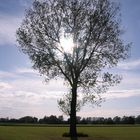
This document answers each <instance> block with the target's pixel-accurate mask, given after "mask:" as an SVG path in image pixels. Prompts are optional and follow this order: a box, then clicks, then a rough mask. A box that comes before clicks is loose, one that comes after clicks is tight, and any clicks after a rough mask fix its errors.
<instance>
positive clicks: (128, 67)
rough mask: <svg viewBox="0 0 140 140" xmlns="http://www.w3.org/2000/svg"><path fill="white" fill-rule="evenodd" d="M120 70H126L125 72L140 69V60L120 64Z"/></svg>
mask: <svg viewBox="0 0 140 140" xmlns="http://www.w3.org/2000/svg"><path fill="white" fill-rule="evenodd" d="M118 68H120V69H124V70H131V69H136V68H140V59H136V60H131V61H129V62H123V63H119V64H118Z"/></svg>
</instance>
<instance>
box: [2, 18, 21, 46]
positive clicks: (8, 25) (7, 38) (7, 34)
mask: <svg viewBox="0 0 140 140" xmlns="http://www.w3.org/2000/svg"><path fill="white" fill-rule="evenodd" d="M20 23H21V18H18V17H14V16H9V15H0V45H3V44H16V30H17V29H18V27H19V25H20Z"/></svg>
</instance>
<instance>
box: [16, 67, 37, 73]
mask: <svg viewBox="0 0 140 140" xmlns="http://www.w3.org/2000/svg"><path fill="white" fill-rule="evenodd" d="M15 72H16V73H18V74H26V73H28V74H38V72H37V71H35V70H34V69H32V68H17V69H16V70H15Z"/></svg>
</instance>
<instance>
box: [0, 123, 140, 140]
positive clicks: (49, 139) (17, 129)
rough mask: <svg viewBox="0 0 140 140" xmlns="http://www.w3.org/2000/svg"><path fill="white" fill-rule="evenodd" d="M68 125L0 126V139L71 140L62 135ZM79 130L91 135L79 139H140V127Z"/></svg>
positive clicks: (85, 127) (84, 128) (107, 127)
mask: <svg viewBox="0 0 140 140" xmlns="http://www.w3.org/2000/svg"><path fill="white" fill-rule="evenodd" d="M64 132H68V127H57V126H55V127H54V126H53V127H41V126H36V127H34V126H28V127H27V126H0V140H70V138H65V137H62V134H63V133H64ZM78 132H83V133H86V134H88V135H89V137H86V138H78V140H140V127H137V126H115V127H114V126H106V127H103V126H101V127H99V126H97V127H96V126H94V127H91V126H90V127H87V126H84V127H78Z"/></svg>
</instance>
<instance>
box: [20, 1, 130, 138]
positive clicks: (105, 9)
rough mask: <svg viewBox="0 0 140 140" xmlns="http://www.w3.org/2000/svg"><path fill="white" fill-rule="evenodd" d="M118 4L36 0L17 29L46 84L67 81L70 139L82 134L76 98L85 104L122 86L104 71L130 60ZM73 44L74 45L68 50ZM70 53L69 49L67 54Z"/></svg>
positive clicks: (94, 101)
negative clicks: (69, 97) (58, 79)
mask: <svg viewBox="0 0 140 140" xmlns="http://www.w3.org/2000/svg"><path fill="white" fill-rule="evenodd" d="M121 34H122V30H121V29H120V17H119V6H118V4H116V3H113V2H111V1H110V0H46V1H45V0H43V1H39V0H35V1H34V2H33V5H32V7H31V8H30V9H29V10H27V13H26V16H25V19H24V20H23V22H22V24H21V26H20V28H19V29H18V30H17V41H18V43H19V48H20V49H21V50H22V51H23V52H24V53H25V54H27V55H28V56H29V58H30V59H31V61H32V63H33V68H34V69H37V70H39V72H40V74H42V75H44V76H45V78H46V81H49V80H51V79H53V78H58V77H61V78H64V79H65V82H66V83H67V85H68V86H69V88H70V93H68V94H70V95H71V99H70V113H69V115H70V135H71V137H75V136H77V131H76V106H77V97H78V95H80V99H81V101H83V103H84V104H85V103H86V102H91V103H93V104H95V103H97V104H98V102H97V99H98V101H101V96H100V93H103V92H106V91H107V89H108V88H109V87H110V86H113V85H115V84H117V83H119V82H120V80H121V76H119V75H113V74H111V73H109V72H107V69H105V68H111V67H114V66H116V65H117V63H118V62H119V61H120V60H124V59H126V58H127V56H128V50H129V47H130V44H126V45H125V44H124V43H123V40H122V39H121V38H120V36H121ZM64 39H65V42H66V41H68V40H72V41H71V42H72V44H73V45H71V46H72V47H71V48H70V49H68V47H69V45H70V43H69V45H68V44H67V46H65V47H64V46H63V44H64ZM68 50H69V51H68Z"/></svg>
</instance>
